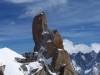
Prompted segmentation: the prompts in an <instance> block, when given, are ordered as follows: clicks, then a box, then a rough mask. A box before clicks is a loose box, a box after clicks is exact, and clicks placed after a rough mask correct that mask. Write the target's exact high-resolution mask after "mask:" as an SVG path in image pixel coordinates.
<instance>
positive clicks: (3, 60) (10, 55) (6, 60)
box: [0, 48, 42, 75]
mask: <svg viewBox="0 0 100 75" xmlns="http://www.w3.org/2000/svg"><path fill="white" fill-rule="evenodd" d="M15 58H21V59H22V58H23V59H24V57H23V56H21V55H20V54H18V53H16V52H14V51H13V50H10V49H9V48H1V49H0V68H1V66H3V65H5V70H4V75H29V74H30V73H31V71H32V70H33V69H37V72H38V71H39V70H41V69H42V66H41V64H40V63H39V62H38V61H36V62H31V63H27V64H26V65H25V64H23V63H18V62H17V61H16V60H15ZM0 72H1V71H0ZM35 73H36V72H35ZM0 75H1V73H0Z"/></svg>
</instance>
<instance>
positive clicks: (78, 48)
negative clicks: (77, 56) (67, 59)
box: [63, 39, 100, 54]
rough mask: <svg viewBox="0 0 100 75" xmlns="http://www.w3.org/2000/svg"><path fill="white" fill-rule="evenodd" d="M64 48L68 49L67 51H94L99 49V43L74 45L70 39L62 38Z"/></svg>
mask: <svg viewBox="0 0 100 75" xmlns="http://www.w3.org/2000/svg"><path fill="white" fill-rule="evenodd" d="M63 44H64V49H65V50H67V51H68V53H71V54H72V53H77V52H79V51H81V52H82V53H88V52H90V51H92V50H94V51H95V52H99V51H100V44H99V43H92V44H91V46H88V45H85V44H77V45H74V43H73V42H72V41H70V40H67V39H64V40H63Z"/></svg>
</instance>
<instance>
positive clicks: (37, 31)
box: [32, 12, 76, 75]
mask: <svg viewBox="0 0 100 75" xmlns="http://www.w3.org/2000/svg"><path fill="white" fill-rule="evenodd" d="M32 33H33V40H34V43H35V47H34V51H37V52H38V53H39V56H40V59H43V62H44V67H43V69H42V70H41V71H42V72H38V73H37V74H36V75H76V72H75V71H74V70H73V68H72V66H71V63H70V58H69V55H68V52H67V51H66V50H64V47H63V40H62V38H61V35H60V33H59V31H58V30H54V31H51V30H50V29H49V27H48V25H47V21H46V14H45V13H44V12H41V13H40V14H38V15H36V16H35V17H34V19H33V23H32Z"/></svg>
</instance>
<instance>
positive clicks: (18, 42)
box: [0, 0, 100, 53]
mask: <svg viewBox="0 0 100 75" xmlns="http://www.w3.org/2000/svg"><path fill="white" fill-rule="evenodd" d="M41 11H44V12H45V13H46V15H47V21H48V26H49V28H50V29H51V30H55V29H57V30H58V31H59V32H60V33H61V35H62V38H63V40H64V45H65V43H66V42H67V43H66V45H65V47H67V46H68V45H67V44H70V42H72V44H73V46H74V47H75V46H76V45H79V46H80V44H81V45H82V46H81V48H82V49H83V45H85V46H84V49H85V48H86V49H85V50H84V52H87V51H91V50H92V49H96V51H99V50H100V0H0V48H3V47H8V48H10V49H12V50H15V51H16V52H18V53H23V52H25V51H32V50H33V47H34V41H33V40H32V30H31V29H32V20H33V17H34V16H35V15H36V14H38V13H40V12H41ZM65 39H66V40H67V41H66V40H65ZM69 41H70V42H69ZM94 44H96V45H95V48H92V46H93V47H94ZM79 46H78V47H77V48H80V47H79ZM86 46H87V47H89V48H88V50H87V47H86ZM70 47H71V48H72V45H71V44H70ZM75 48H76V47H75ZM66 49H68V51H69V52H70V50H71V49H70V48H68V47H67V48H66ZM74 50H76V49H74ZM86 50H87V51H86ZM71 51H72V50H71ZM76 51H79V50H76ZM73 52H75V51H73Z"/></svg>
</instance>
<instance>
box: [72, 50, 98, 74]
mask: <svg viewBox="0 0 100 75" xmlns="http://www.w3.org/2000/svg"><path fill="white" fill-rule="evenodd" d="M70 59H71V63H72V66H73V68H74V69H75V70H76V71H77V72H78V75H100V51H99V52H98V53H96V52H94V51H91V52H89V53H86V54H84V53H82V52H78V53H73V54H70Z"/></svg>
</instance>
